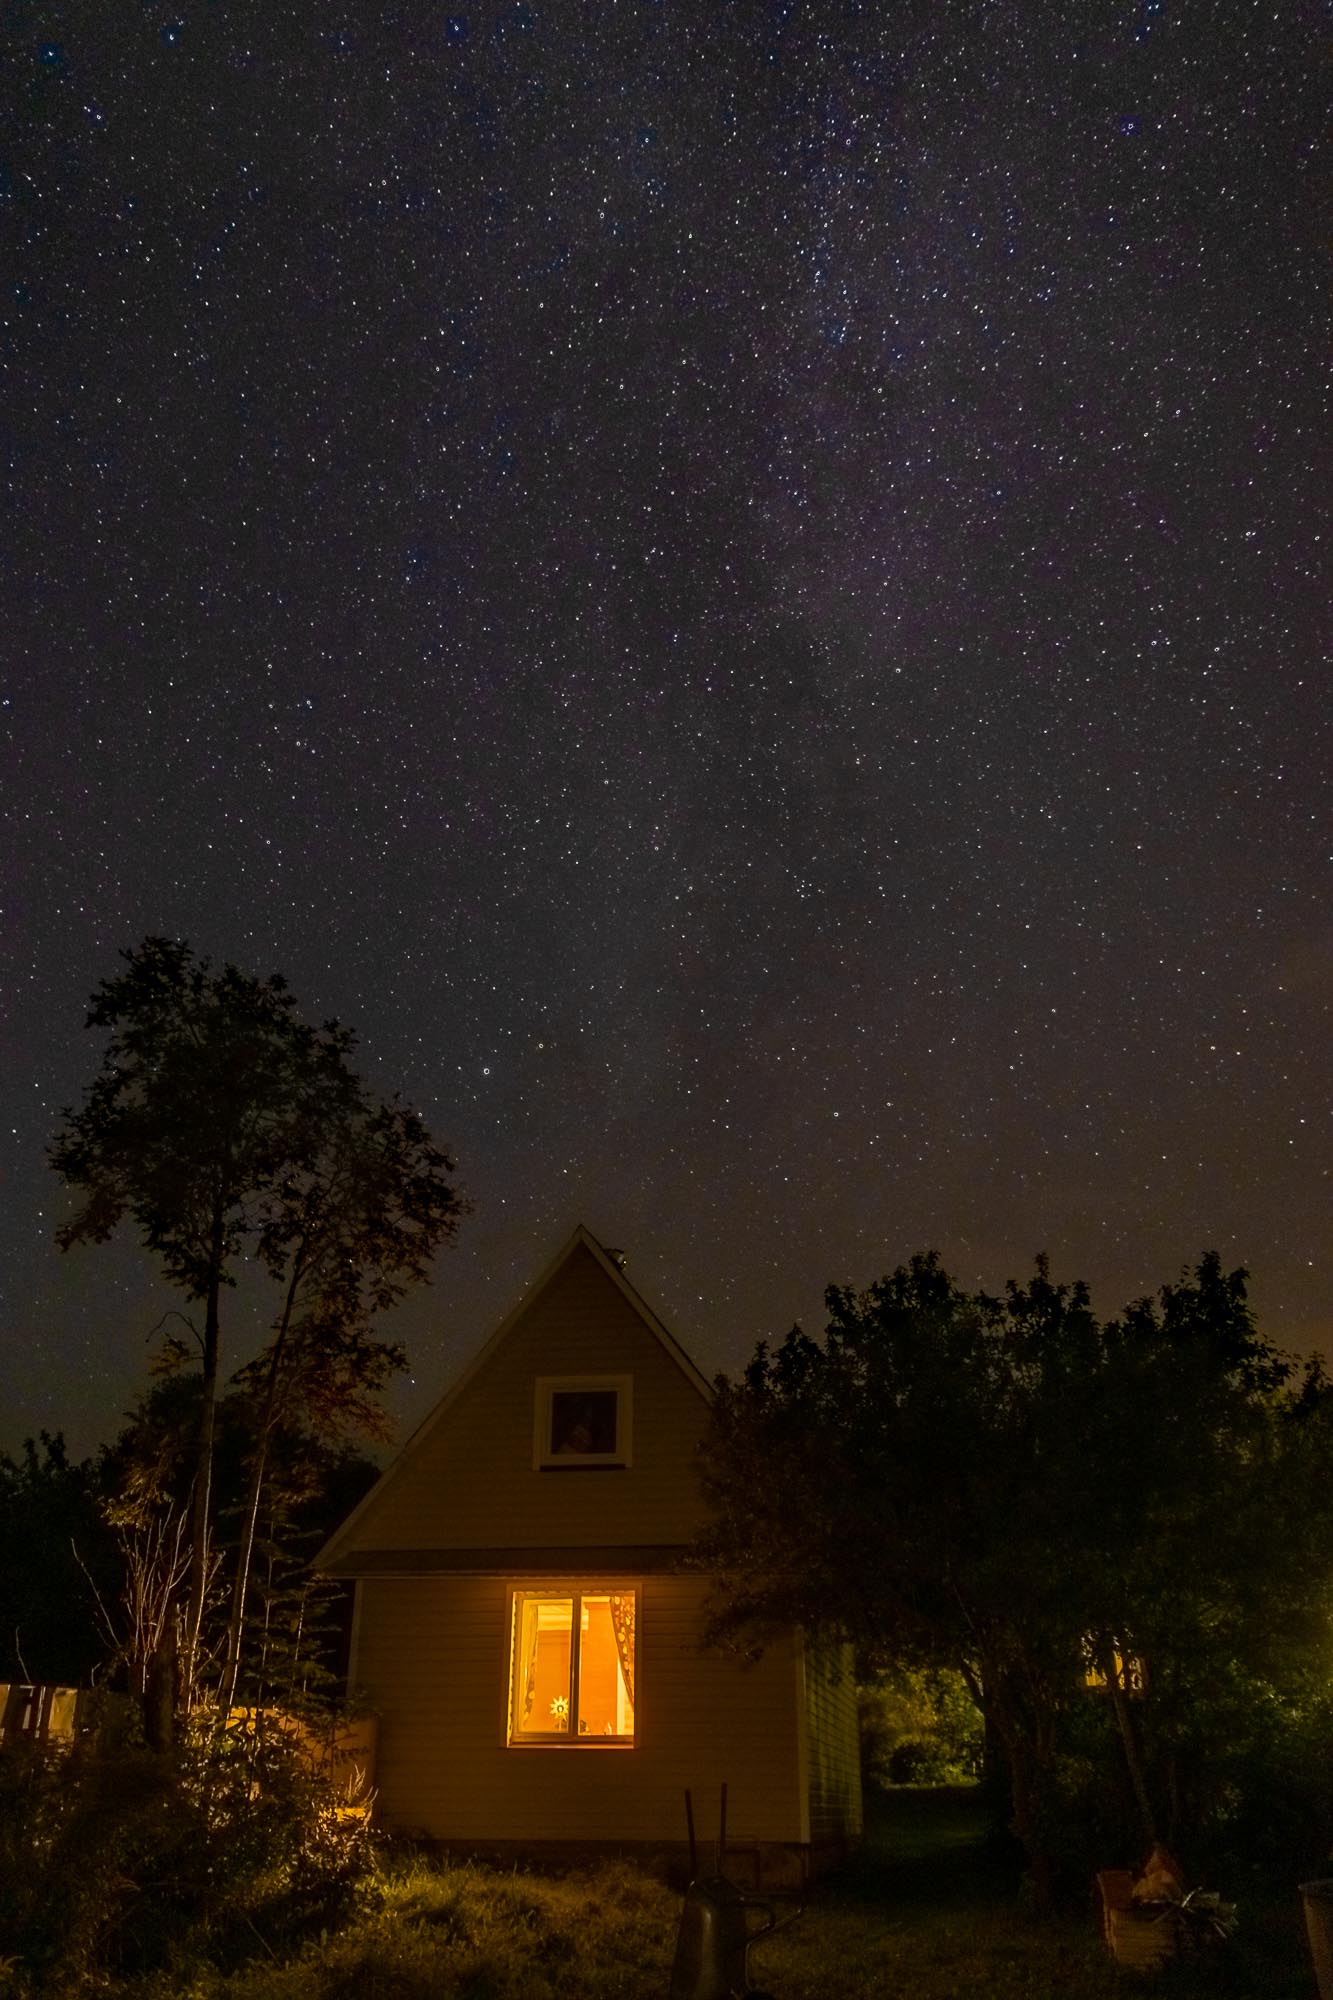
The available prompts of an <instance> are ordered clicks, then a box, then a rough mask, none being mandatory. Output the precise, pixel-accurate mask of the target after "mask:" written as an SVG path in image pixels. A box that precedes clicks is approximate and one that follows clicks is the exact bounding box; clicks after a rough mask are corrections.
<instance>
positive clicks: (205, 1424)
mask: <svg viewBox="0 0 1333 2000" xmlns="http://www.w3.org/2000/svg"><path fill="white" fill-rule="evenodd" d="M224 1240H225V1230H224V1223H223V1214H222V1209H221V1207H220V1206H219V1207H217V1208H215V1209H214V1211H213V1226H212V1243H211V1249H212V1256H213V1268H212V1272H211V1275H210V1277H209V1283H208V1293H207V1297H206V1300H205V1305H204V1357H203V1383H202V1394H201V1399H200V1407H199V1446H198V1450H197V1453H196V1456H195V1471H194V1503H193V1512H192V1518H191V1531H190V1593H189V1598H188V1601H187V1607H186V1613H185V1647H184V1657H183V1658H182V1661H181V1697H182V1700H183V1703H184V1706H185V1709H186V1711H187V1713H188V1711H189V1710H190V1709H192V1708H193V1707H194V1706H195V1704H196V1702H197V1700H198V1694H199V1688H198V1681H199V1634H200V1630H201V1628H202V1626H203V1622H204V1597H205V1595H206V1593H207V1590H208V1542H209V1526H210V1522H211V1517H212V1501H213V1432H214V1423H215V1417H216V1409H217V1394H218V1361H219V1355H220V1349H221V1338H220V1331H219V1315H218V1301H219V1296H220V1293H221V1290H222V1249H223V1242H224Z"/></svg>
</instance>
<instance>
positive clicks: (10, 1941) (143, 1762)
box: [0, 1727, 370, 1995]
mask: <svg viewBox="0 0 1333 2000" xmlns="http://www.w3.org/2000/svg"><path fill="white" fill-rule="evenodd" d="M340 1807H341V1801H340V1800H339V1799H338V1798H337V1796H336V1795H335V1794H334V1793H333V1792H332V1791H331V1790H330V1788H329V1787H328V1785H327V1784H326V1783H325V1782H323V1781H322V1780H321V1779H320V1778H318V1777H317V1776H316V1775H314V1774H312V1772H311V1771H310V1769H309V1765H308V1762H307V1760H306V1759H305V1757H304V1756H303V1755H302V1753H301V1750H300V1747H299V1745H298V1744H297V1743H295V1742H294V1741H293V1740H292V1739H291V1738H290V1737H289V1736H287V1735H285V1734H283V1733H282V1732H280V1731H279V1732H267V1733H265V1732H260V1733H258V1734H255V1735H245V1736H242V1735H238V1734H236V1733H234V1732H224V1733H220V1734H219V1733H216V1732H209V1731H207V1730H206V1729H205V1728H203V1727H200V1728H197V1729H195V1730H194V1731H192V1732H189V1733H188V1734H187V1737H186V1740H185V1741H184V1742H183V1743H182V1744H181V1745H180V1746H179V1748H178V1750H177V1751H176V1752H175V1753H173V1754H172V1755H171V1756H157V1755H154V1754H153V1753H151V1752H150V1751H148V1750H146V1749H143V1748H132V1749H122V1750H104V1749H98V1748H96V1747H93V1746H88V1745H84V1744H78V1743H76V1744H74V1745H72V1746H71V1747H70V1748H69V1749H67V1750H64V1751H59V1752H54V1753H53V1752H49V1751H48V1752H44V1753H38V1754H25V1755H14V1754H11V1753H9V1752H6V1754H5V1755H4V1757H3V1758H0V1877H2V1878H3V1883H4V1887H3V1889H0V1956H10V1957H12V1958H13V1959H14V1960H15V1961H16V1972H15V1975H14V1983H15V1985H16V1987H17V1990H18V1991H20V1992H22V1991H23V1989H24V1985H25V1984H26V1986H27V1988H28V1989H29V1990H31V1991H33V1992H37V1993H42V1994H51V1995H61V1994H65V1993H70V1994H73V1993H86V1992H87V1991H88V1990H89V1988H90V1987H92V1986H94V1985H96V1984H97V1983H99V1982H100V1981H102V1980H103V1979H105V1978H106V1977H107V1976H109V1975H115V1974H120V1975H128V1974H140V1973H148V1972H152V1971H156V1970H160V1969H166V1968H171V1969H172V1970H173V1971H174V1972H175V1973H176V1974H177V1975H179V1976H180V1977H181V1978H182V1980H183V1978H184V1975H185V1974H186V1972H187V1971H188V1969H189V1968H190V1967H192V1966H200V1965H212V1966H217V1967H222V1968H232V1967H235V1966H237V1965H239V1964H241V1963H243V1962H244V1961H245V1960H246V1959H247V1958H249V1957H251V1956H253V1955H254V1954H255V1953H259V1952H262V1953H266V1954H268V1953H273V1952H276V1951H278V1950H283V1949H292V1948H295V1947H296V1946H298V1945H299V1944H300V1943H301V1941H302V1940H303V1939H304V1938H306V1937H309V1936H312V1935H315V1934H317V1933H318V1932H320V1931H322V1930H324V1929H326V1928H329V1927H332V1926H333V1925H335V1924H337V1923H338V1922H340V1921H341V1920H342V1919H343V1918H344V1917H345V1916H346V1915H347V1913H348V1911H349V1909H350V1907H351V1904H352V1902H353V1900H354V1898H355V1896H356V1893H357V1889H358V1886H359V1884H360V1882H361V1880H362V1878H363V1876H364V1874H365V1872H366V1869H367V1867H368V1864H369V1860H370V1854H369V1839H370V1837H369V1834H368V1832H367V1829H366V1827H365V1826H364V1824H363V1823H362V1822H361V1821H360V1820H357V1819H354V1818H348V1817H347V1816H346V1815H345V1814H344V1813H343V1812H342V1811H341V1810H340Z"/></svg>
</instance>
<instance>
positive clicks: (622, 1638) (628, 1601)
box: [611, 1590, 634, 1708]
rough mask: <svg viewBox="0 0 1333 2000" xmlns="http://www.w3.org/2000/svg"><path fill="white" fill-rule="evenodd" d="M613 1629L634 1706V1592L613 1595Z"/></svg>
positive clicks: (622, 1671)
mask: <svg viewBox="0 0 1333 2000" xmlns="http://www.w3.org/2000/svg"><path fill="white" fill-rule="evenodd" d="M611 1629H612V1631H613V1632H614V1633H615V1635H616V1657H617V1658H618V1659H619V1661H620V1671H621V1673H622V1674H623V1675H624V1677H625V1692H626V1694H627V1695H628V1696H629V1705H630V1707H631V1708H633V1706H634V1592H633V1591H632V1590H630V1591H626V1592H625V1593H624V1594H623V1595H621V1594H620V1593H618V1592H616V1591H612V1593H611Z"/></svg>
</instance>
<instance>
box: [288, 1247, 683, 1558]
mask: <svg viewBox="0 0 1333 2000" xmlns="http://www.w3.org/2000/svg"><path fill="white" fill-rule="evenodd" d="M580 1250H586V1251H587V1252H588V1253H589V1254H590V1255H591V1256H592V1257H593V1259H594V1260H595V1261H596V1263H597V1264H598V1265H599V1266H600V1267H601V1269H602V1271H603V1272H604V1274H605V1275H606V1277H608V1278H609V1279H610V1281H611V1283H612V1284H613V1285H614V1286H615V1287H616V1289H617V1291H619V1292H620V1293H621V1294H622V1296H623V1297H624V1298H625V1300H626V1301H627V1303H628V1304H629V1306H630V1307H631V1308H632V1310H633V1311H634V1313H635V1314H636V1315H637V1316H638V1318H639V1319H640V1320H641V1321H642V1322H643V1324H644V1326H645V1327H646V1328H647V1329H648V1331H649V1333H651V1334H652V1336H653V1338H654V1339H655V1340H656V1341H657V1342H658V1343H659V1344H660V1346H661V1348H662V1350H663V1352H664V1353H665V1354H666V1355H667V1356H668V1358H669V1359H670V1360H671V1361H673V1362H674V1363H675V1365H676V1367H677V1368H679V1370H680V1372H681V1373H682V1375H684V1377H685V1379H686V1380H687V1381H688V1382H689V1384H690V1386H691V1387H692V1388H693V1389H695V1390H696V1391H697V1392H698V1394H699V1395H700V1396H702V1397H703V1398H704V1400H705V1401H710V1400H711V1398H712V1393H713V1392H712V1387H711V1385H710V1383H709V1381H708V1378H707V1376H706V1375H704V1374H703V1372H702V1371H701V1370H700V1369H699V1368H697V1367H696V1366H695V1364H694V1362H693V1361H691V1359H690V1357H689V1355H688V1354H687V1353H686V1352H685V1349H684V1348H683V1347H682V1346H681V1344H680V1342H679V1341H678V1340H677V1339H676V1337H675V1335H674V1334H672V1333H669V1332H668V1331H667V1329H666V1327H665V1326H663V1324H662V1322H661V1320H660V1319H659V1318H658V1317H657V1314H656V1313H655V1312H654V1311H653V1309H652V1307H651V1306H650V1305H649V1304H648V1303H647V1301H646V1300H645V1299H643V1298H641V1297H640V1295H639V1293H638V1292H637V1291H636V1290H635V1289H634V1287H633V1285H632V1284H631V1283H630V1281H629V1279H628V1278H627V1277H626V1276H625V1273H624V1271H623V1270H622V1268H621V1266H620V1264H619V1263H618V1262H617V1260H616V1259H615V1258H614V1257H612V1256H610V1255H609V1254H608V1252H607V1251H606V1250H605V1249H604V1247H603V1246H602V1244H600V1243H599V1242H598V1241H597V1238H596V1237H595V1236H594V1235H593V1234H592V1231H591V1230H589V1229H585V1228H584V1226H583V1224H582V1223H579V1225H578V1227H577V1228H576V1229H575V1231H574V1233H573V1235H572V1236H571V1237H570V1238H569V1239H568V1241H567V1242H566V1243H564V1244H563V1245H562V1246H561V1248H560V1249H559V1250H558V1251H557V1252H556V1254H555V1256H554V1257H553V1258H552V1259H551V1261H550V1263H549V1264H548V1265H547V1266H546V1268H545V1270H544V1271H542V1273H541V1275H540V1276H539V1277H538V1278H536V1279H535V1280H534V1282H533V1283H532V1284H531V1285H529V1286H528V1288H527V1290H526V1291H525V1292H524V1293H523V1295H522V1297H521V1298H520V1299H519V1300H518V1302H517V1304H516V1305H514V1306H513V1307H512V1308H511V1309H510V1311H509V1312H507V1313H506V1314H505V1317H504V1318H503V1319H502V1320H501V1322H500V1324H499V1326H497V1327H496V1329H495V1332H494V1333H493V1334H492V1335H491V1336H490V1338H489V1340H487V1341H485V1342H484V1343H483V1345H482V1346H481V1347H480V1348H478V1350H477V1352H476V1353H475V1354H474V1355H473V1357H472V1359H471V1361H470V1362H469V1363H468V1365H467V1366H466V1368H464V1369H463V1371H462V1373H461V1374H460V1375H458V1376H457V1377H456V1379H455V1380H454V1381H453V1382H452V1383H451V1384H450V1386H449V1388H448V1389H446V1390H445V1392H444V1394H443V1395H442V1396H441V1398H440V1400H439V1402H438V1403H437V1404H436V1405H435V1407H434V1409H433V1410H432V1411H431V1412H430V1415H429V1416H427V1417H426V1418H424V1419H423V1421H422V1422H421V1423H420V1424H418V1426H417V1428H416V1430H415V1431H413V1433H412V1435H411V1437H410V1438H409V1439H408V1440H407V1442H406V1444H405V1445H404V1446H403V1448H402V1450H401V1451H400V1452H399V1454H398V1456H397V1458H395V1459H394V1460H393V1462H392V1463H391V1464H390V1465H389V1466H387V1467H386V1468H385V1470H384V1472H383V1473H382V1474H381V1475H380V1477H379V1478H378V1479H377V1480H376V1482H375V1484H374V1485H373V1486H372V1487H371V1489H370V1491H369V1492H368V1493H367V1494H365V1495H364V1497H363V1498H362V1499H361V1501H360V1503H359V1504H358V1505H357V1506H356V1507H354V1508H353V1509H352V1512H351V1513H350V1514H349V1515H348V1516H347V1519H346V1520H345V1521H344V1522H343V1523H342V1525H341V1526H340V1527H338V1528H337V1529H335V1531H334V1533H333V1534H332V1535H331V1536H330V1537H329V1539H328V1541H327V1542H326V1543H325V1544H324V1547H323V1548H322V1549H321V1550H320V1551H319V1554H318V1555H317V1556H316V1557H315V1567H316V1568H317V1569H328V1568H330V1567H331V1566H333V1565H334V1564H335V1563H336V1561H337V1558H338V1555H339V1552H340V1551H341V1549H342V1547H343V1545H344V1543H345V1542H346V1541H348V1540H349V1539H350V1538H351V1537H352V1535H353V1534H354V1533H355V1531H356V1530H357V1528H359V1526H360V1525H361V1522H362V1520H363V1519H364V1517H365V1516H366V1514H367V1513H369V1512H371V1511H372V1510H373V1509H374V1508H375V1507H377V1506H378V1504H379V1502H380V1501H381V1500H382V1499H383V1497H384V1494H385V1492H386V1491H387V1490H388V1488H389V1487H390V1486H391V1485H394V1484H396V1483H397V1481H398V1479H399V1478H400V1477H401V1475H402V1474H403V1472H404V1471H405V1470H406V1469H407V1468H408V1466H410V1465H411V1463H412V1461H413V1460H414V1459H415V1458H416V1456H417V1454H418V1453H419V1452H420V1450H421V1448H422V1446H423V1445H424V1444H425V1443H426V1441H427V1439H428V1438H429V1437H430V1436H431V1434H432V1432H433V1431H434V1430H435V1428H436V1426H437V1425H438V1424H439V1423H440V1421H441V1419H442V1418H443V1417H444V1416H445V1415H446V1414H447V1413H448V1411H449V1410H450V1409H451V1408H452V1407H453V1405H454V1404H455V1403H456V1402H457V1400H458V1398H459V1397H460V1396H461V1395H462V1394H463V1392H464V1390H465V1389H466V1388H467V1386H468V1384H469V1383H470V1382H471V1381H472V1379H473V1377H474V1376H476V1375H477V1374H479V1373H480V1372H481V1370H482V1369H483V1368H484V1367H485V1366H486V1364H487V1363H488V1362H489V1361H490V1359H491V1357H492V1355H493V1354H494V1353H495V1351H496V1349H497V1348H498V1347H500V1346H502V1345H503V1343H504V1341H505V1340H506V1338H507V1337H508V1335H509V1333H510V1331H511V1329H512V1328H513V1327H514V1326H515V1324H516V1323H517V1322H518V1321H519V1320H520V1319H521V1318H522V1317H523V1315H524V1314H525V1313H526V1312H527V1311H528V1310H529V1308H530V1307H531V1306H532V1305H533V1304H534V1302H535V1301H536V1300H537V1299H538V1298H539V1297H540V1296H541V1294H542V1293H543V1292H544V1291H545V1290H546V1288H547V1286H548V1285H550V1284H552V1283H554V1281H555V1279H556V1278H557V1277H558V1276H559V1275H560V1273H561V1271H563V1269H564V1267H565V1265H566V1264H567V1263H568V1262H569V1260H570V1258H571V1257H574V1256H576V1255H577V1253H578V1252H579V1251H580Z"/></svg>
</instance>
